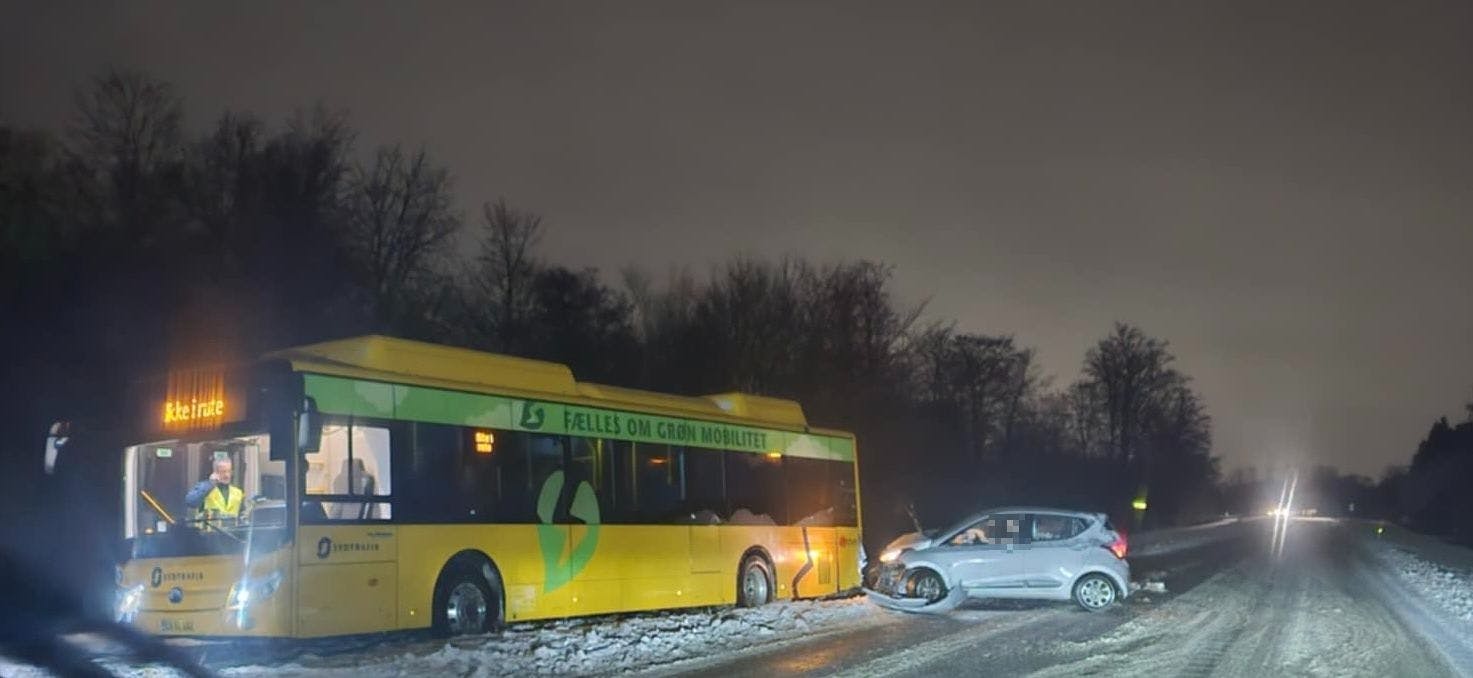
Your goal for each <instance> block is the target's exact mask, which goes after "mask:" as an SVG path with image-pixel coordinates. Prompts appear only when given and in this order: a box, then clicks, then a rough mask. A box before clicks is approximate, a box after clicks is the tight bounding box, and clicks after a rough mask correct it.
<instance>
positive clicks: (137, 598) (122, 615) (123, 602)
mask: <svg viewBox="0 0 1473 678" xmlns="http://www.w3.org/2000/svg"><path fill="white" fill-rule="evenodd" d="M141 607H143V584H139V585H137V586H134V587H132V588H126V589H118V599H117V601H116V602H115V603H114V605H113V612H114V614H115V616H116V618H117V621H119V622H121V623H124V624H130V623H132V622H133V620H134V619H135V618H136V617H137V616H138V610H139V608H141Z"/></svg>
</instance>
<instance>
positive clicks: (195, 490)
mask: <svg viewBox="0 0 1473 678" xmlns="http://www.w3.org/2000/svg"><path fill="white" fill-rule="evenodd" d="M233 467H234V465H233V464H232V463H231V462H230V459H229V458H228V457H224V458H220V459H216V460H215V471H214V473H211V474H210V477H209V479H208V480H201V481H199V482H198V483H196V484H195V486H194V487H192V488H190V490H189V494H187V495H185V496H184V505H185V506H188V507H190V508H193V509H197V510H198V511H199V514H200V516H201V517H203V518H239V517H240V505H241V501H242V500H244V499H245V493H244V492H242V491H241V489H240V488H239V487H236V486H234V485H231V484H230V478H231V475H232V473H233Z"/></svg>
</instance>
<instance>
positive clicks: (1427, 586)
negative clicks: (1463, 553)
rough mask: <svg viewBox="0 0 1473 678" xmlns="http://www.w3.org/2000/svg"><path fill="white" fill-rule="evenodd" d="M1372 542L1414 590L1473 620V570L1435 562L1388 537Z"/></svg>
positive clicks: (1451, 612) (1455, 614)
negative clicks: (1386, 539)
mask: <svg viewBox="0 0 1473 678" xmlns="http://www.w3.org/2000/svg"><path fill="white" fill-rule="evenodd" d="M1372 544H1373V546H1372V552H1373V553H1374V554H1375V556H1376V557H1377V558H1379V559H1380V560H1381V562H1382V564H1383V565H1385V566H1386V567H1387V568H1389V569H1390V570H1391V571H1392V572H1394V573H1395V574H1396V576H1397V577H1399V578H1400V579H1401V580H1402V581H1403V582H1404V583H1406V584H1407V585H1408V586H1410V587H1411V588H1412V589H1413V590H1415V591H1416V592H1417V593H1420V594H1422V596H1423V597H1424V598H1426V599H1427V600H1429V601H1431V602H1432V603H1433V604H1435V605H1437V606H1438V607H1439V608H1441V609H1442V611H1443V612H1446V613H1447V614H1449V615H1452V616H1453V617H1454V618H1457V619H1461V620H1462V621H1465V622H1473V572H1470V571H1469V570H1468V569H1467V568H1460V567H1450V566H1447V565H1440V564H1438V563H1434V562H1432V561H1431V560H1428V559H1426V558H1423V557H1421V556H1419V555H1417V554H1415V553H1413V552H1411V551H1410V550H1407V549H1406V548H1405V547H1404V546H1399V545H1394V544H1390V543H1387V542H1384V541H1376V542H1372Z"/></svg>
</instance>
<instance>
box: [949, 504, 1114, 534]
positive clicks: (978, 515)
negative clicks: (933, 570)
mask: <svg viewBox="0 0 1473 678" xmlns="http://www.w3.org/2000/svg"><path fill="white" fill-rule="evenodd" d="M999 513H1051V514H1055V515H1062V516H1072V517H1076V518H1084V519H1086V520H1094V519H1097V518H1103V517H1104V515H1105V514H1103V513H1096V512H1094V511H1080V510H1077V509H1066V508H1055V507H1050V506H996V507H993V508H989V509H983V510H981V511H977V512H975V513H972V514H970V515H968V516H967V517H965V518H963V519H961V520H959V521H957V522H954V523H952V524H951V527H948V528H947V529H952V528H959V527H963V526H965V525H969V524H971V523H974V522H976V521H978V520H981V519H982V518H984V517H986V516H990V515H996V514H999Z"/></svg>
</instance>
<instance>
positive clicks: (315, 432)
mask: <svg viewBox="0 0 1473 678" xmlns="http://www.w3.org/2000/svg"><path fill="white" fill-rule="evenodd" d="M320 449H322V413H321V412H318V411H317V401H316V400H313V399H312V398H307V399H306V400H304V401H303V402H302V411H301V413H300V414H298V415H297V452H298V453H299V454H307V453H309V452H316V451H318V450H320Z"/></svg>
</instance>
